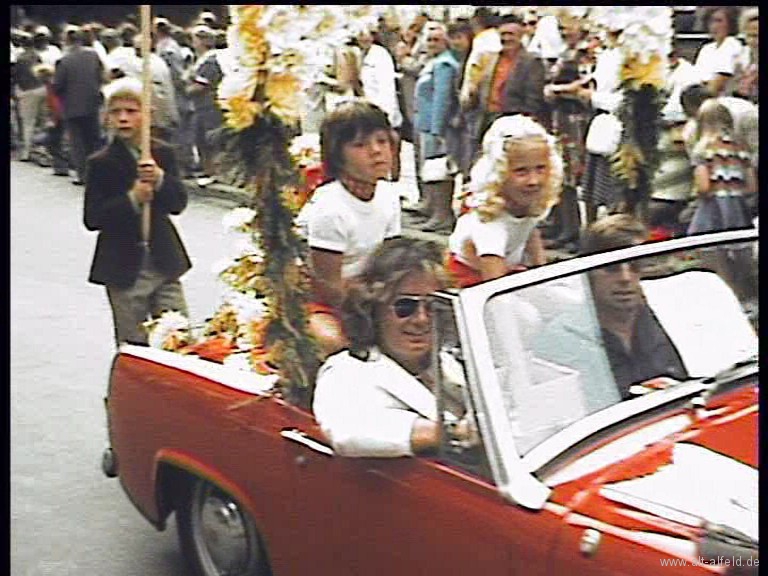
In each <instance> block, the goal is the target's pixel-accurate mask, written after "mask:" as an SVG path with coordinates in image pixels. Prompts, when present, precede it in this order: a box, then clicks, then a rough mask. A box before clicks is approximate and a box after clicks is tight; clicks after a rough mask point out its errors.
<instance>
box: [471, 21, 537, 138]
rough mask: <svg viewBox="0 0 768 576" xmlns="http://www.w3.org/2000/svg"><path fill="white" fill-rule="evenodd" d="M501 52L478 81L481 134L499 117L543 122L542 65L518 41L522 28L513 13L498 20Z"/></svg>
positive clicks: (521, 22) (523, 28) (520, 41)
mask: <svg viewBox="0 0 768 576" xmlns="http://www.w3.org/2000/svg"><path fill="white" fill-rule="evenodd" d="M498 30H499V36H500V37H501V52H499V54H498V55H497V56H496V61H495V62H494V63H493V65H492V66H490V67H489V68H488V70H489V72H490V73H489V74H487V75H486V77H485V78H484V81H483V82H481V84H480V97H479V105H480V106H481V107H484V108H485V119H484V122H483V127H482V130H481V138H482V133H484V132H485V129H487V127H488V126H490V125H491V124H492V123H493V121H494V120H496V119H497V118H499V117H500V116H508V115H513V114H525V115H527V116H531V117H532V118H533V119H534V120H536V121H538V122H539V123H541V124H543V125H544V126H546V125H547V122H546V118H545V117H544V109H545V107H544V65H543V64H542V63H541V61H540V60H539V59H538V58H536V57H535V56H534V55H532V54H531V53H529V52H528V51H527V50H526V49H525V48H524V47H523V44H522V40H523V34H524V32H525V27H524V25H523V21H522V20H521V19H520V18H519V17H518V16H515V15H513V14H510V15H506V16H504V17H502V18H501V20H500V23H499V28H498Z"/></svg>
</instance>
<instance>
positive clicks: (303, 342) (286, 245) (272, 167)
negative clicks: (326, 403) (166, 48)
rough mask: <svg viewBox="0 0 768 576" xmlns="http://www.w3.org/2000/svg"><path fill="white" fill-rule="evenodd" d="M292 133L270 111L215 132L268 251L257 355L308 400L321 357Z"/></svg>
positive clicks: (291, 391)
mask: <svg viewBox="0 0 768 576" xmlns="http://www.w3.org/2000/svg"><path fill="white" fill-rule="evenodd" d="M293 136H295V131H294V129H293V128H291V127H289V126H287V125H286V124H285V123H284V122H283V121H282V120H281V119H280V118H278V117H277V116H276V115H274V114H272V113H270V112H265V113H264V114H263V115H261V116H260V117H259V118H257V119H256V120H255V122H254V123H253V124H252V125H251V126H249V127H247V128H245V129H243V130H234V129H232V128H230V127H228V126H225V127H223V128H221V129H220V130H219V131H218V132H217V134H216V135H215V137H216V140H217V142H218V144H219V146H221V148H220V149H221V153H220V155H219V161H220V162H221V165H222V168H223V169H225V170H228V171H230V173H231V174H233V175H234V176H235V177H236V178H237V179H238V180H239V181H242V182H244V183H245V186H246V189H247V190H249V191H250V192H251V203H250V208H252V209H253V210H254V211H255V213H256V214H255V216H254V219H253V221H252V223H251V229H252V239H253V242H254V244H255V245H257V246H259V247H260V248H261V249H262V250H263V251H264V254H265V255H266V257H265V260H264V269H263V274H262V276H261V279H260V280H261V281H260V282H259V287H260V288H261V290H260V291H261V292H263V294H262V295H263V296H264V297H265V299H266V301H267V302H268V303H269V309H270V314H269V316H268V321H267V324H266V328H265V330H264V342H263V348H261V351H262V355H261V357H259V358H258V359H259V360H266V361H267V362H268V363H270V364H271V365H273V366H274V367H275V368H276V369H278V370H279V373H280V377H281V379H280V388H281V390H282V392H283V394H285V395H286V396H287V397H288V398H289V399H290V400H291V401H292V402H295V403H298V404H304V405H306V404H308V403H309V402H310V401H311V397H312V387H313V383H314V376H315V373H316V371H317V368H318V366H319V362H318V355H317V348H316V345H315V342H314V339H313V338H312V337H311V336H310V335H309V334H308V332H307V316H306V312H305V307H306V305H307V303H308V301H309V298H308V294H309V283H308V279H307V273H306V269H305V268H306V266H305V262H306V261H307V260H306V258H307V254H306V245H305V243H304V242H302V241H301V239H300V238H299V237H298V236H297V234H296V233H295V231H294V226H293V221H294V213H293V212H292V211H291V209H290V208H289V207H288V205H289V203H290V196H291V195H293V194H294V193H295V189H296V186H297V185H298V179H299V176H298V170H297V168H296V166H294V162H293V159H292V158H291V156H290V154H289V152H288V149H289V145H290V140H291V138H292V137H293ZM257 354H258V352H257ZM255 359H256V358H254V360H255Z"/></svg>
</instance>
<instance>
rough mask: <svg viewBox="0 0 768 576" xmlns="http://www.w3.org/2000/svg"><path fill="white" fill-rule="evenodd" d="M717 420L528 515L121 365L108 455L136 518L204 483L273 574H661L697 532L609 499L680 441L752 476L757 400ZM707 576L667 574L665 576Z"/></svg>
mask: <svg viewBox="0 0 768 576" xmlns="http://www.w3.org/2000/svg"><path fill="white" fill-rule="evenodd" d="M708 410H709V412H708V415H707V417H706V418H701V419H694V421H693V423H692V424H691V425H690V426H689V427H688V428H687V429H685V430H682V431H680V432H678V433H676V434H674V435H671V436H670V437H668V438H665V439H663V440H662V441H660V442H657V443H655V444H653V445H652V446H649V447H648V448H647V449H646V450H644V451H642V452H640V453H639V454H635V455H633V456H632V457H630V458H627V459H625V460H623V461H621V462H619V463H616V464H614V465H612V466H609V467H607V468H604V469H601V470H598V471H595V472H593V473H591V474H588V475H585V476H583V477H581V478H578V479H577V480H574V481H572V482H569V483H566V484H562V485H560V486H557V487H556V488H555V489H554V491H553V493H552V495H551V497H550V502H551V504H547V505H546V506H545V508H544V509H543V510H540V511H531V510H527V509H524V508H522V507H519V506H515V505H513V504H510V503H508V502H506V501H504V500H503V498H502V497H501V495H500V494H499V492H498V491H497V489H496V487H495V486H494V485H492V484H491V483H489V482H487V481H485V480H483V479H481V478H479V477H476V476H474V475H471V474H468V473H465V472H462V471H460V470H457V469H454V468H452V467H450V466H447V465H444V464H442V463H440V462H438V461H436V460H432V459H429V458H401V459H367V458H361V459H358V458H341V457H338V456H329V455H327V454H324V453H322V452H319V451H316V450H312V449H309V448H308V447H307V446H305V445H303V444H299V443H296V442H291V441H288V440H286V439H285V438H283V437H282V436H281V434H280V433H281V431H283V430H297V431H299V432H302V433H303V434H304V435H305V436H306V437H308V438H311V439H314V440H317V441H318V442H320V443H324V442H325V441H324V438H323V435H322V432H321V431H320V430H319V428H318V426H317V424H316V423H315V421H314V419H313V418H312V416H311V415H310V414H308V413H307V412H306V411H304V410H301V409H299V408H297V407H294V406H291V405H289V404H287V403H285V402H284V401H282V400H280V399H279V398H275V397H268V396H256V395H253V394H249V393H246V392H242V391H239V390H236V389H234V388H231V387H228V386H225V385H222V384H220V383H217V382H215V381H213V380H211V379H208V378H205V377H201V376H199V375H195V374H191V373H189V372H185V371H183V370H179V369H177V368H173V367H169V366H164V365H163V364H160V363H157V362H153V361H150V360H146V359H142V358H138V357H135V356H131V355H129V354H121V355H120V356H119V357H118V359H117V361H116V362H115V366H114V369H113V374H112V384H111V390H110V398H109V415H110V437H111V444H112V447H113V449H114V451H115V453H116V455H117V458H118V462H119V471H120V474H119V475H120V479H121V482H122V484H123V486H124V489H125V491H126V492H127V494H128V495H129V496H130V498H131V500H132V502H133V503H134V504H135V505H136V507H137V508H138V509H139V510H140V511H141V512H142V513H143V514H144V515H145V516H146V517H147V518H148V519H149V520H150V521H151V522H152V523H153V524H155V525H156V526H157V527H158V528H162V527H163V526H164V520H165V515H166V514H167V513H168V510H167V509H164V508H163V506H164V505H163V502H162V496H161V494H160V487H159V486H158V474H159V470H160V467H161V466H162V465H163V464H170V465H173V466H176V467H178V468H181V469H184V470H187V471H189V472H191V473H193V474H195V475H197V476H200V477H203V478H206V479H208V480H210V481H212V482H214V483H215V484H217V485H219V486H220V487H222V488H224V489H225V490H226V491H227V492H229V493H230V494H231V495H232V496H234V497H235V498H236V499H237V500H238V501H240V503H241V504H242V505H243V506H244V507H245V508H246V509H247V510H248V511H249V513H250V514H251V516H252V517H253V519H254V521H255V523H256V526H257V528H258V529H259V530H260V532H261V534H262V536H263V537H264V540H265V542H266V545H267V548H268V550H269V555H270V562H271V564H272V568H273V570H274V572H275V574H306V573H318V574H326V573H334V571H335V570H337V569H338V566H339V563H338V561H339V555H340V554H343V555H344V565H345V567H347V566H348V567H349V568H348V569H349V570H350V571H351V572H350V573H364V574H366V575H375V574H382V575H383V574H387V575H391V574H425V573H446V574H471V573H474V574H483V575H495V574H498V575H502V574H503V575H508V574H516V573H525V574H553V573H560V572H561V571H563V570H565V569H566V568H567V570H568V572H569V573H570V572H575V573H579V572H583V573H588V574H648V573H651V572H656V571H659V570H660V565H659V561H660V558H670V559H673V558H680V557H683V558H685V556H684V555H683V556H681V554H679V553H678V552H677V550H676V545H675V542H681V541H683V540H685V541H690V540H694V541H695V540H697V539H698V538H699V537H700V535H701V534H700V530H698V529H696V528H692V527H690V526H684V525H681V524H678V523H676V522H673V521H669V520H665V519H663V518H658V517H656V516H654V515H650V514H646V513H643V512H639V511H637V510H634V509H632V507H630V506H625V505H622V504H618V503H616V502H613V501H610V500H608V499H606V498H605V497H603V496H601V495H600V493H599V490H600V488H601V487H602V486H604V485H605V484H607V483H610V482H615V481H619V480H625V479H630V478H634V477H638V476H641V475H644V474H648V473H651V472H653V471H655V470H656V469H658V468H659V467H660V466H661V465H663V464H666V463H669V460H670V458H671V448H672V447H673V446H674V444H675V443H676V442H680V441H685V442H693V443H699V444H701V445H703V446H706V447H707V448H710V449H712V450H715V451H718V452H721V453H726V454H728V455H730V456H732V457H734V458H736V459H738V460H740V461H742V462H744V463H746V464H749V465H750V466H754V467H756V466H757V388H756V387H746V388H741V389H738V390H736V391H734V392H731V393H728V394H724V395H722V396H721V397H718V398H717V399H716V401H713V402H712V403H711V406H710V407H709V409H708ZM672 415H674V413H667V414H665V415H664V416H663V417H665V418H666V417H669V416H672ZM647 423H648V422H644V423H643V424H642V425H647ZM640 427H641V426H640ZM626 432H627V430H623V431H622V432H621V434H625V433H626ZM615 439H616V438H615V437H614V438H608V439H606V440H605V441H604V442H602V443H601V445H604V444H606V443H608V442H611V441H613V440H615ZM598 447H599V446H591V447H590V448H589V449H588V450H586V451H585V452H584V453H581V454H575V455H574V456H573V457H572V458H571V459H570V460H576V459H578V458H581V457H583V456H584V455H586V453H588V452H591V451H593V450H595V449H596V448H598ZM590 527H592V528H597V529H599V531H600V532H601V534H602V535H603V540H602V542H601V544H600V548H599V552H598V553H597V554H595V555H594V556H591V557H587V556H585V555H583V554H581V553H580V543H581V539H582V538H583V536H584V531H585V530H586V529H588V528H590ZM648 532H652V533H656V534H662V535H666V536H668V537H669V542H670V543H671V544H670V545H669V546H667V545H665V544H662V545H658V543H657V542H652V543H651V544H650V545H649V543H648V542H647V541H646V540H647V533H648ZM395 545H396V546H395ZM688 559H689V560H695V558H692V557H691V558H688ZM712 571H713V569H712V567H710V566H700V567H696V568H694V567H693V566H687V567H674V566H668V567H664V573H665V574H677V573H680V574H682V573H686V574H691V573H711V572H712Z"/></svg>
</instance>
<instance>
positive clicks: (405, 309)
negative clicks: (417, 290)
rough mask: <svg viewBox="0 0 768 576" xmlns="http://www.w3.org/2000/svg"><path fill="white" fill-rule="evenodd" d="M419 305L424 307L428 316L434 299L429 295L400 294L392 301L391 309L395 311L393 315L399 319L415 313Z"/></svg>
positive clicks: (430, 313)
mask: <svg viewBox="0 0 768 576" xmlns="http://www.w3.org/2000/svg"><path fill="white" fill-rule="evenodd" d="M419 305H422V306H423V307H424V310H425V312H426V313H427V315H428V316H431V315H432V308H433V306H434V300H432V298H430V297H429V296H400V297H399V298H398V299H397V300H395V301H394V302H392V310H393V311H394V312H395V316H397V317H398V318H400V319H403V318H410V317H411V316H413V315H414V314H415V313H416V310H418V308H419Z"/></svg>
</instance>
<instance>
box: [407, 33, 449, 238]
mask: <svg viewBox="0 0 768 576" xmlns="http://www.w3.org/2000/svg"><path fill="white" fill-rule="evenodd" d="M425 30H426V35H427V36H426V45H427V53H428V56H429V60H428V61H427V63H426V64H425V66H424V68H422V70H421V72H420V74H419V78H418V80H417V81H416V87H415V89H414V90H415V91H414V102H415V106H414V107H415V129H416V134H417V137H418V138H419V144H420V155H419V156H420V157H419V169H420V170H421V169H422V168H423V167H424V163H425V162H426V160H429V159H431V158H440V157H444V156H446V154H447V152H448V147H447V144H448V142H447V141H449V140H451V139H453V138H456V137H457V135H456V134H453V133H452V128H451V126H450V122H449V121H450V119H451V118H452V117H453V116H454V115H455V114H456V111H457V110H458V106H459V100H458V78H459V75H460V70H459V62H458V61H457V60H456V56H454V54H453V52H451V50H449V46H448V35H447V31H446V28H445V26H443V25H442V24H437V23H433V24H431V25H429V26H425ZM425 177H426V180H427V181H424V178H425ZM422 197H423V203H424V204H425V205H426V212H427V215H428V216H429V219H428V220H427V222H426V223H425V224H424V225H422V227H421V229H422V230H425V231H437V232H442V231H446V232H450V231H451V230H452V229H453V223H454V215H453V212H452V210H451V200H452V198H453V176H452V175H450V174H447V173H446V174H444V175H442V177H440V176H432V177H430V176H429V175H427V174H422Z"/></svg>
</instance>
